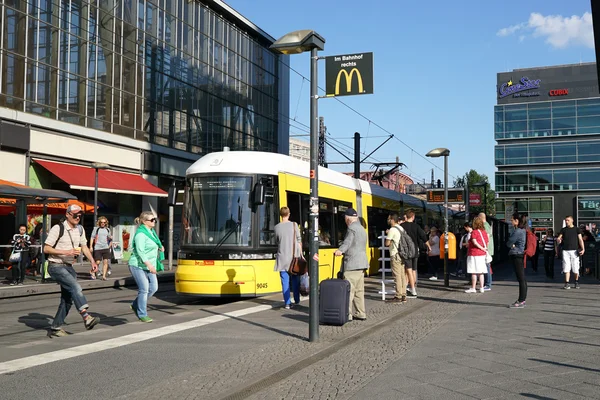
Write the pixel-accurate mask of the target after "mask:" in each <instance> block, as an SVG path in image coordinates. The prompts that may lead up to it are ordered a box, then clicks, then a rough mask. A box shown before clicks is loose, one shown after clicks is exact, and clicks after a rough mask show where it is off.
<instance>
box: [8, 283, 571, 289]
mask: <svg viewBox="0 0 600 400" xmlns="http://www.w3.org/2000/svg"><path fill="white" fill-rule="evenodd" d="M17 285H19V286H23V285H25V284H24V283H23V282H19V283H17ZM577 289H579V288H577Z"/></svg>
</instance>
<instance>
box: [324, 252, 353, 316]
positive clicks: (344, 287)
mask: <svg viewBox="0 0 600 400" xmlns="http://www.w3.org/2000/svg"><path fill="white" fill-rule="evenodd" d="M333 260H334V262H333V265H334V266H335V256H334V258H333ZM333 269H334V268H332V270H333ZM332 276H333V272H332ZM349 307H350V282H348V281H347V280H345V279H326V280H324V281H322V282H321V284H320V285H319V323H321V324H323V325H339V326H341V325H344V324H345V323H346V322H348V313H349Z"/></svg>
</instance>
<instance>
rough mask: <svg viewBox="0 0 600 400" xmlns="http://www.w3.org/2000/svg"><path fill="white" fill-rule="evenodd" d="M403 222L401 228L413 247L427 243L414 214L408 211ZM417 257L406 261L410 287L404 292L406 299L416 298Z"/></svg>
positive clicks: (425, 235)
mask: <svg viewBox="0 0 600 400" xmlns="http://www.w3.org/2000/svg"><path fill="white" fill-rule="evenodd" d="M404 219H405V222H404V223H403V224H402V228H404V230H405V231H406V233H408V236H410V238H411V239H412V241H413V243H414V244H415V247H416V248H417V249H420V248H421V247H422V246H420V244H422V243H425V242H427V234H425V231H424V230H423V229H422V228H421V227H420V226H419V225H418V224H417V223H416V222H415V212H414V211H412V210H409V211H407V212H406V214H405V216H404ZM418 261H419V256H418V255H417V256H416V257H415V258H412V259H410V260H406V263H405V268H406V276H407V277H408V286H409V287H410V288H409V289H408V290H407V292H406V297H409V298H415V297H417V288H416V286H417V264H418Z"/></svg>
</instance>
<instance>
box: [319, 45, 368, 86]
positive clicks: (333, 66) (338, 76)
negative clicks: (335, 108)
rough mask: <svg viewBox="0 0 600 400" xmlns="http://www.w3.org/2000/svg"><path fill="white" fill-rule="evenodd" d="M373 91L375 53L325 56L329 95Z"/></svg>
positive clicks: (326, 83)
mask: <svg viewBox="0 0 600 400" xmlns="http://www.w3.org/2000/svg"><path fill="white" fill-rule="evenodd" d="M372 93H373V53H358V54H344V55H339V56H329V57H325V94H326V95H327V97H334V96H351V95H355V94H372Z"/></svg>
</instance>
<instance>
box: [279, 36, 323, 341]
mask: <svg viewBox="0 0 600 400" xmlns="http://www.w3.org/2000/svg"><path fill="white" fill-rule="evenodd" d="M270 48H271V49H272V50H274V51H277V52H279V53H282V54H299V53H303V52H305V51H310V175H309V176H310V216H309V225H310V226H309V229H310V234H309V243H308V253H309V254H308V256H309V271H310V308H309V327H308V340H309V342H316V341H318V340H319V292H318V287H319V261H318V260H319V227H318V219H319V175H318V168H319V160H318V158H319V109H318V102H317V100H318V99H319V92H318V89H319V86H318V76H319V74H318V72H319V71H318V61H319V55H318V51H319V50H324V49H325V39H324V38H323V37H322V36H321V35H319V34H318V33H317V32H315V31H312V30H300V31H295V32H290V33H288V34H286V35H284V36H282V37H281V38H280V39H279V40H277V41H276V42H275V43H273V44H272V45H271V47H270Z"/></svg>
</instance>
